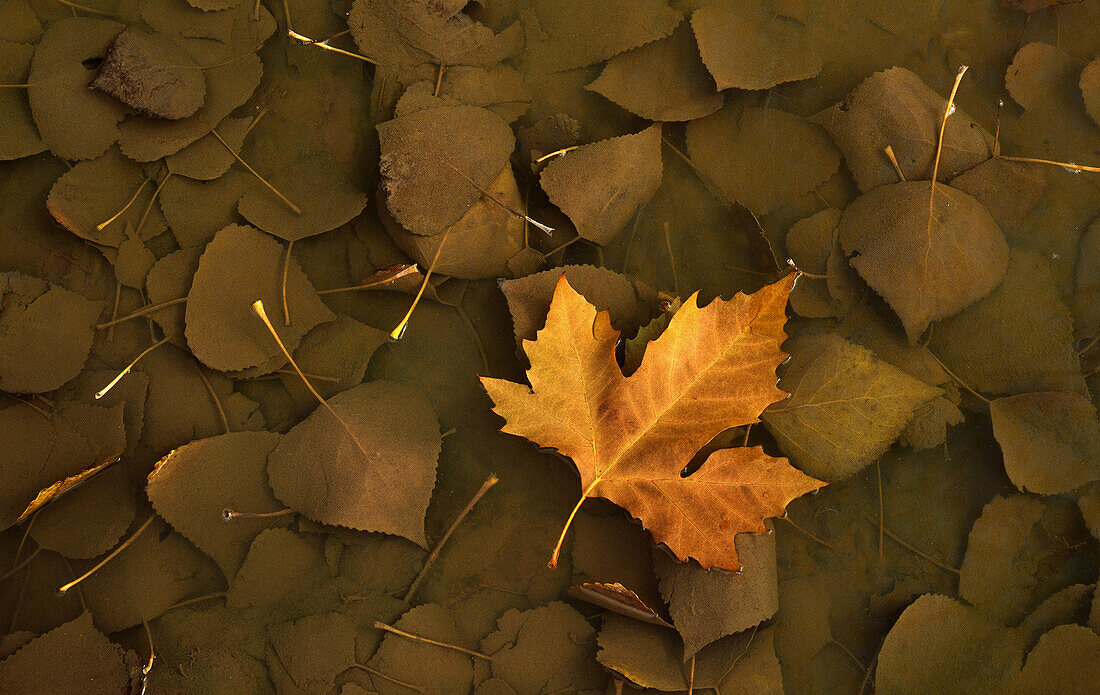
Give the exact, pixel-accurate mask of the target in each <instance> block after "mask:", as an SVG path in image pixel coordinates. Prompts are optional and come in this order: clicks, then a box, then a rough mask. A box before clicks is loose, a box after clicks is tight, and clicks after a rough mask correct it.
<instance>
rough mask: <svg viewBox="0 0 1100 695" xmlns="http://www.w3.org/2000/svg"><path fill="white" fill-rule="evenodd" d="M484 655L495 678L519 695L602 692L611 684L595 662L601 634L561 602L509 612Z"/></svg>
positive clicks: (485, 646)
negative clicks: (606, 682) (556, 692)
mask: <svg viewBox="0 0 1100 695" xmlns="http://www.w3.org/2000/svg"><path fill="white" fill-rule="evenodd" d="M480 651H481V652H482V653H483V654H486V655H488V656H490V657H492V662H491V672H492V675H493V677H494V678H499V679H501V680H503V681H505V682H506V683H508V685H510V686H511V687H512V689H513V691H514V692H515V693H516V695H539V694H540V693H552V692H555V691H559V690H568V691H570V692H586V691H589V692H590V691H595V692H599V691H600V690H601V688H602V686H603V685H604V681H605V680H606V677H605V675H604V673H603V669H601V668H600V666H599V664H598V663H597V662H596V631H595V630H594V629H592V626H591V625H589V624H588V622H587V621H586V620H585V618H584V616H583V615H581V614H580V613H578V612H577V611H576V610H574V609H573V608H570V607H569V606H568V605H566V604H564V603H561V602H554V603H551V604H549V605H546V606H541V607H539V608H534V609H532V610H529V611H518V610H510V611H508V612H507V613H505V614H504V615H503V616H501V618H500V622H499V623H498V624H497V629H496V630H495V631H494V632H492V633H490V634H489V635H488V636H487V637H486V638H485V639H483V640H482V641H481V649H480Z"/></svg>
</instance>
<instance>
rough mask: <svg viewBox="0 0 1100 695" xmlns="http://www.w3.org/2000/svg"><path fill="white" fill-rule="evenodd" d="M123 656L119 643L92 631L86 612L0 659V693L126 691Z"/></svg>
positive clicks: (128, 683)
mask: <svg viewBox="0 0 1100 695" xmlns="http://www.w3.org/2000/svg"><path fill="white" fill-rule="evenodd" d="M123 657H124V652H123V651H122V647H120V646H118V645H117V644H114V643H113V642H111V641H110V640H109V639H107V636H106V635H104V634H103V633H101V632H100V631H99V630H96V629H95V627H94V626H93V625H92V615H91V614H90V613H87V612H85V613H82V614H81V615H80V616H79V617H78V618H76V619H75V620H72V621H70V622H66V623H65V624H64V625H60V626H58V627H56V628H55V629H53V630H51V631H49V632H47V633H46V634H44V635H42V636H41V637H38V638H35V639H34V640H33V641H31V642H29V643H28V644H27V645H26V646H25V647H23V648H22V649H20V650H19V651H17V652H16V653H15V654H13V655H12V656H10V657H8V658H7V659H4V660H3V661H0V692H2V693H36V692H41V693H89V694H90V693H93V692H95V693H123V692H129V690H130V686H131V683H130V677H129V675H128V673H127V670H126V665H125V663H124V661H123ZM91 684H95V686H94V689H93V687H92V686H91Z"/></svg>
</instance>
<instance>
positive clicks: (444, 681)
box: [368, 603, 473, 695]
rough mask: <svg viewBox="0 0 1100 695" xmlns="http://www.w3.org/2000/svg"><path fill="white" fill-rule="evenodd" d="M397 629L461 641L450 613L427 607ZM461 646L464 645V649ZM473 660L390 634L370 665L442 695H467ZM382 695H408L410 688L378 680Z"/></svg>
mask: <svg viewBox="0 0 1100 695" xmlns="http://www.w3.org/2000/svg"><path fill="white" fill-rule="evenodd" d="M394 627H396V628H398V629H401V630H404V631H405V632H410V633H412V634H414V635H419V636H421V637H426V638H428V639H432V640H436V641H438V642H444V643H446V644H458V643H459V642H460V641H461V638H460V636H459V634H458V629H457V628H456V627H455V619H454V616H453V615H452V614H451V612H450V611H449V610H447V609H446V608H444V607H443V606H440V605H438V604H435V603H426V604H423V605H420V606H417V607H416V608H413V609H412V610H410V611H409V612H407V613H405V614H404V615H403V616H401V619H400V620H398V621H397V623H396V624H395V625H394ZM460 646H461V645H460ZM470 661H471V657H469V656H466V655H465V654H460V653H459V652H456V651H453V650H451V649H447V648H445V647H437V646H435V645H432V644H425V643H423V642H416V641H413V640H410V639H408V638H406V637H402V636H400V635H394V634H387V635H386V636H385V638H384V639H383V640H382V646H380V647H379V648H378V651H377V652H376V653H375V655H374V656H373V657H372V658H371V660H370V661H369V662H368V665H369V666H370V667H371V668H373V669H374V670H376V671H378V672H380V673H382V674H384V675H386V676H389V677H390V678H396V679H398V680H401V681H404V682H406V683H410V684H412V685H415V686H418V687H419V688H422V689H423V690H424V691H425V692H431V693H438V695H465V693H468V692H469V691H470V686H471V683H472V680H473V665H472V664H471V663H470ZM373 680H374V687H375V689H376V690H377V691H378V693H379V695H405V694H406V693H408V688H407V687H405V686H401V685H397V684H396V683H394V682H392V680H388V679H386V678H382V677H375V678H373Z"/></svg>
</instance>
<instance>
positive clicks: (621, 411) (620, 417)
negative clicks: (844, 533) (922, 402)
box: [481, 278, 823, 571]
mask: <svg viewBox="0 0 1100 695" xmlns="http://www.w3.org/2000/svg"><path fill="white" fill-rule="evenodd" d="M790 286H791V280H790V279H789V278H788V279H787V280H784V281H782V282H779V283H776V284H774V285H770V286H768V287H765V288H764V289H762V290H761V291H759V292H757V293H756V294H754V295H751V296H745V295H741V294H739V295H737V296H735V297H734V299H732V300H730V301H728V302H727V301H721V300H716V301H714V302H712V303H711V304H710V305H708V306H707V307H706V308H700V307H699V306H698V298H697V296H693V297H692V298H691V299H690V300H689V301H687V302H685V304H684V306H683V307H681V308H680V310H679V311H677V312H676V315H675V316H674V317H673V319H672V321H671V322H670V324H669V327H668V329H666V330H665V332H664V333H663V334H662V335H661V337H660V338H658V339H657V340H656V341H654V342H653V343H652V344H650V346H649V348H648V349H647V350H646V356H645V358H644V359H643V361H642V365H641V366H640V367H639V368H638V370H637V371H636V372H635V373H634V374H633V375H632V376H630V377H624V376H623V374H622V372H621V371H620V370H619V367H618V364H617V363H616V361H615V356H614V347H615V342H616V340H617V339H618V335H617V334H616V333H615V331H614V330H612V328H611V323H610V320H609V318H608V314H607V313H606V312H600V313H598V314H597V312H596V309H595V307H593V306H592V305H591V304H589V303H588V302H587V301H585V299H584V297H583V296H581V295H580V294H578V293H577V292H576V291H575V290H573V288H572V287H570V285H569V283H568V282H567V281H566V280H565V279H562V280H560V281H559V282H558V286H557V289H556V290H555V293H554V301H553V302H552V303H551V305H550V313H549V314H548V315H547V318H546V327H545V328H543V329H542V330H541V331H540V332H539V335H538V339H537V340H535V341H527V342H525V344H524V348H525V350H526V352H527V356H528V358H529V359H530V360H531V365H532V366H531V368H530V369H529V370H528V371H527V378H528V379H529V380H530V382H531V386H530V387H528V386H526V385H524V384H516V383H513V382H509V381H506V380H503V379H492V378H487V377H482V378H481V382H482V384H483V385H484V386H485V389H486V390H487V391H488V392H489V396H490V397H491V398H492V399H493V402H494V403H495V404H496V405H495V408H494V410H495V412H496V413H497V414H499V415H501V416H502V417H504V418H505V421H506V422H505V425H504V428H503V430H504V431H505V432H508V433H509V434H515V435H518V436H522V437H526V438H528V439H530V440H532V441H534V442H536V443H538V444H540V445H542V446H549V447H554V448H556V449H557V450H558V451H560V452H561V453H562V454H563V455H565V456H568V457H570V458H571V459H572V460H573V462H574V464H575V465H576V466H577V471H578V473H579V474H580V477H581V486H582V489H583V492H582V494H581V499H580V501H578V502H577V505H576V507H574V511H573V514H572V515H570V518H569V520H568V521H567V522H566V527H565V529H564V530H563V532H562V537H561V539H559V544H558V549H556V550H555V552H554V556H553V557H552V559H551V566H553V565H554V564H556V561H557V554H558V550H560V546H561V542H562V541H563V540H564V536H565V531H567V530H568V528H569V525H570V523H571V522H572V518H573V516H575V514H576V511H577V510H578V509H579V508H580V506H581V503H583V501H584V500H585V499H587V498H588V497H593V496H598V497H605V498H607V499H610V500H611V501H612V502H615V503H616V504H619V505H620V506H622V507H625V508H626V509H627V510H629V511H631V512H632V513H633V514H636V515H638V516H639V517H640V518H641V520H642V523H643V525H644V526H646V528H648V529H649V530H650V532H651V533H652V534H653V537H654V540H655V541H657V542H659V543H661V542H663V543H667V544H668V545H669V547H670V548H671V549H672V551H673V552H674V553H675V554H676V556H677V557H679V558H680V559H687V558H688V557H694V558H695V559H696V560H698V561H699V563H700V564H701V565H702V566H703V567H704V568H709V567H715V566H718V567H722V568H724V569H729V570H734V571H736V570H738V569H740V566H741V565H740V563H739V561H738V559H737V550H736V547H735V546H734V537H735V536H736V534H737V533H740V532H743V531H764V530H766V527H765V526H764V523H763V520H764V518H766V517H769V516H776V515H778V514H781V513H782V511H783V509H784V507H785V506H786V504H787V503H788V502H789V501H791V500H792V499H794V498H796V497H798V496H800V495H802V494H804V493H806V492H809V491H811V490H815V489H817V488H819V487H821V486H822V485H823V483H820V482H819V481H816V480H814V479H812V478H810V477H808V476H806V475H804V474H802V473H801V472H799V471H797V470H796V469H794V468H792V467H791V466H790V465H789V463H788V462H787V461H786V459H780V458H773V457H771V456H768V455H767V454H765V453H764V452H763V451H762V450H761V449H760V448H759V447H753V448H739V449H724V450H720V451H717V452H715V453H714V454H712V455H711V456H710V458H708V460H707V461H706V462H705V463H704V464H703V466H702V468H700V469H699V470H698V471H697V472H695V473H693V474H691V475H689V476H687V477H683V476H681V471H682V470H683V468H684V467H685V466H687V464H688V463H689V462H690V461H691V459H692V458H693V457H694V456H695V454H696V452H698V451H699V450H700V449H701V448H702V447H703V445H705V444H706V443H707V442H709V441H710V440H711V439H712V438H713V437H714V436H715V435H717V434H718V433H719V432H721V431H723V430H726V429H728V428H730V427H735V426H737V425H744V424H748V423H751V422H755V421H756V420H757V418H758V417H759V415H760V412H761V411H762V410H763V409H764V408H765V407H767V406H768V405H770V404H771V403H774V402H775V401H777V400H779V399H781V398H782V397H783V392H782V391H780V390H779V389H777V388H776V387H775V375H774V369H775V366H776V365H778V364H779V363H780V362H781V361H782V360H783V358H784V357H785V354H784V353H783V352H782V351H781V350H780V349H779V344H780V342H782V340H783V338H784V337H785V336H784V333H783V328H782V326H783V323H784V321H785V318H786V317H785V316H784V308H785V307H786V304H787V296H788V294H789V292H790ZM689 346H690V347H689ZM703 510H713V512H704V511H703Z"/></svg>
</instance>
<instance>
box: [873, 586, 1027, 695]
mask: <svg viewBox="0 0 1100 695" xmlns="http://www.w3.org/2000/svg"><path fill="white" fill-rule="evenodd" d="M976 644H977V645H981V648H980V649H974V648H972V646H973V645H976ZM1022 657H1023V645H1022V644H1021V639H1020V637H1019V635H1018V634H1017V633H1015V632H1013V631H1012V630H1009V629H1008V628H1006V627H1004V626H1003V625H1001V624H999V623H997V622H996V621H994V620H992V619H990V618H987V617H985V616H983V615H982V614H981V613H979V612H978V611H977V610H976V609H974V608H970V607H968V606H965V605H963V604H961V603H958V602H956V601H954V600H953V599H950V598H948V597H946V596H937V595H934V594H927V595H925V596H922V597H920V598H919V599H917V601H916V602H915V603H913V605H911V606H909V607H908V608H906V609H905V612H904V613H902V614H901V617H900V618H898V621H897V623H895V625H894V627H893V629H891V630H890V634H888V635H887V636H886V641H885V642H883V644H882V651H881V652H879V658H878V669H877V671H876V673H877V676H876V678H875V684H876V692H879V693H883V695H903V694H907V693H914V694H916V693H927V692H929V691H933V692H937V693H960V694H961V693H972V694H974V695H978V694H981V693H989V695H994V694H995V693H1005V692H1012V691H1013V687H1014V685H1015V679H1016V674H1017V671H1018V669H1019V667H1020V663H1021V660H1022Z"/></svg>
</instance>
